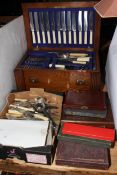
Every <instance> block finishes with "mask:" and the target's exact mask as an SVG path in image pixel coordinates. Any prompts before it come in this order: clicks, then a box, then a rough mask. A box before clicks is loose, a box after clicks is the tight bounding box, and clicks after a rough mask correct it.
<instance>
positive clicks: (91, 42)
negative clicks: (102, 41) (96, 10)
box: [89, 30, 93, 44]
mask: <svg viewBox="0 0 117 175" xmlns="http://www.w3.org/2000/svg"><path fill="white" fill-rule="evenodd" d="M89 43H90V44H93V31H92V30H90V41H89Z"/></svg>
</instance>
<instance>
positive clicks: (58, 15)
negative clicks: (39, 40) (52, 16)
mask: <svg viewBox="0 0 117 175" xmlns="http://www.w3.org/2000/svg"><path fill="white" fill-rule="evenodd" d="M56 21H57V31H58V43H59V44H61V32H60V30H61V23H60V11H57V12H56Z"/></svg>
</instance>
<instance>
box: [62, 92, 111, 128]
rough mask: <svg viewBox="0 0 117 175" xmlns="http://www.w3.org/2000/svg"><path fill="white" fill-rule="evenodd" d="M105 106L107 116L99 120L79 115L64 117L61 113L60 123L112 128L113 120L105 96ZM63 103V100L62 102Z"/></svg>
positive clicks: (108, 102)
mask: <svg viewBox="0 0 117 175" xmlns="http://www.w3.org/2000/svg"><path fill="white" fill-rule="evenodd" d="M105 101H106V106H107V114H106V117H105V118H99V117H91V116H79V115H76V116H75V115H74V116H73V115H65V114H64V112H62V116H61V123H64V122H75V123H80V124H84V125H93V126H99V127H106V128H114V120H113V115H112V110H111V105H110V101H109V99H108V96H107V94H106V100H105ZM64 103H65V100H64ZM64 107H65V104H63V110H64Z"/></svg>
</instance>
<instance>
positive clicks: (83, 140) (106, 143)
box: [57, 128, 114, 148]
mask: <svg viewBox="0 0 117 175" xmlns="http://www.w3.org/2000/svg"><path fill="white" fill-rule="evenodd" d="M57 138H58V140H62V141H69V142H75V143H83V144H86V145H92V146H93V145H94V146H99V147H104V148H110V147H112V146H113V145H114V144H112V142H109V141H105V140H98V139H90V138H87V137H80V136H73V135H68V134H62V131H61V128H60V130H59V133H58V135H57Z"/></svg>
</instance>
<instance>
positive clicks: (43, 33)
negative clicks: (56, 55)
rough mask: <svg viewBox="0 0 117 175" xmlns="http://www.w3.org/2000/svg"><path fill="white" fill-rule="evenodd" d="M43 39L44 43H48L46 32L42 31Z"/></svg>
mask: <svg viewBox="0 0 117 175" xmlns="http://www.w3.org/2000/svg"><path fill="white" fill-rule="evenodd" d="M42 38H43V43H46V40H45V32H44V31H42Z"/></svg>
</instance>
